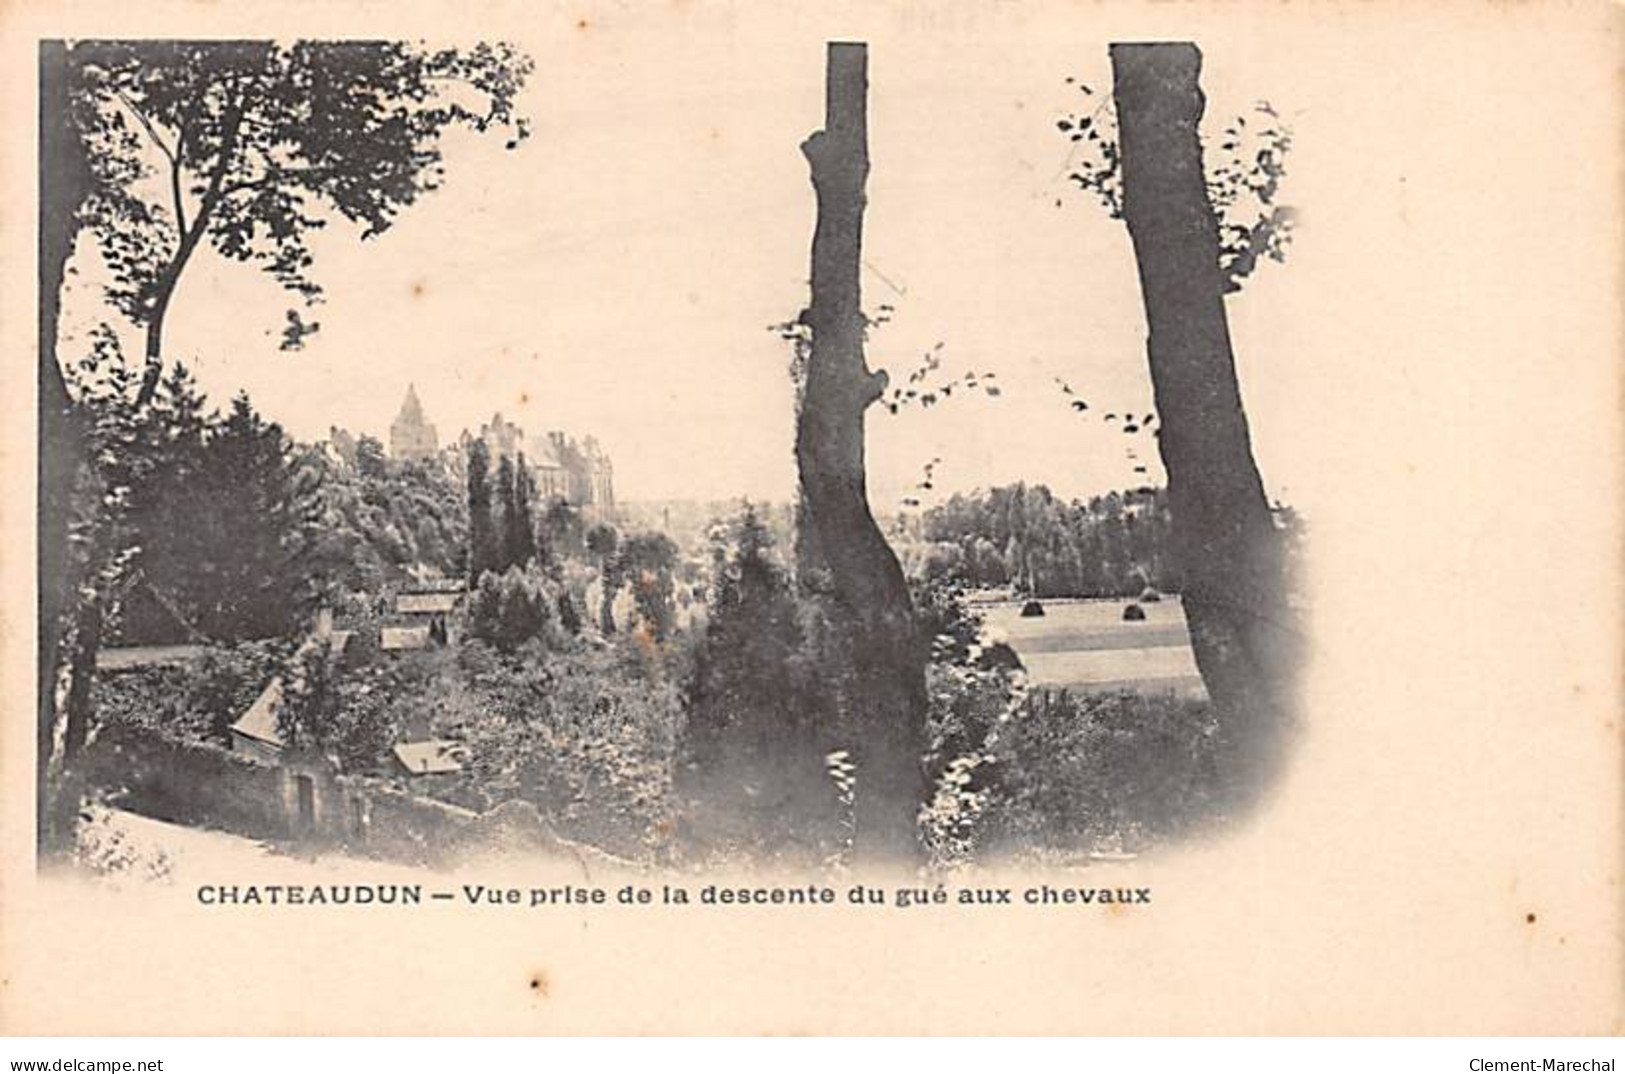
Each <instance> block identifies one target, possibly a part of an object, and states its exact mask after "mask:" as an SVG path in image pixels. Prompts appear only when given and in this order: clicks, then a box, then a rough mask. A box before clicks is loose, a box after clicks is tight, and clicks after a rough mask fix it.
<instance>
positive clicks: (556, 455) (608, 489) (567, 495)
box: [462, 413, 615, 509]
mask: <svg viewBox="0 0 1625 1074" xmlns="http://www.w3.org/2000/svg"><path fill="white" fill-rule="evenodd" d="M475 439H476V438H475V437H473V436H470V435H469V434H468V433H466V432H465V433H464V434H463V439H462V445H463V449H464V450H465V451H466V450H467V449H468V445H469V444H471V443H472V442H473V441H474V440H475ZM478 439H480V440H483V441H485V447H486V450H487V452H489V454H490V457H491V464H492V466H493V467H494V466H495V465H496V463H497V460H499V459H501V458H503V457H504V456H506V457H508V458H510V459H513V460H515V461H516V462H517V461H518V459H519V457H520V456H523V457H524V460H525V465H527V466H529V467H530V470H531V474H532V475H533V476H534V477H535V479H536V494H537V496H538V498H539V499H541V500H543V501H548V500H563V501H564V502H566V503H568V504H570V505H572V506H575V507H595V508H599V509H608V508H611V507H613V506H614V505H615V468H614V465H613V464H612V463H611V462H610V459H609V456H608V455H607V454H606V453H605V452H604V450H603V448H602V447H600V446H599V444H598V441H597V440H596V439H595V438H593V437H591V436H588V437H585V438H584V439H582V440H580V441H577V440H576V439H575V438H574V437H568V436H566V435H565V434H564V433H562V432H558V431H552V432H547V433H533V434H530V435H527V434H526V433H525V430H524V429H522V428H521V427H520V426H519V425H517V424H515V423H514V422H511V421H506V420H504V418H503V417H502V415H501V414H500V413H498V414H493V415H491V420H490V421H488V422H486V423H484V424H482V425H481V426H480V431H479V436H478Z"/></svg>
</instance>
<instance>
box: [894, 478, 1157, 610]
mask: <svg viewBox="0 0 1625 1074" xmlns="http://www.w3.org/2000/svg"><path fill="white" fill-rule="evenodd" d="M1170 534H1171V529H1170V520H1169V512H1168V498H1167V494H1166V492H1165V491H1164V490H1163V489H1160V488H1142V489H1137V490H1135V491H1131V492H1122V493H1118V492H1111V493H1107V494H1106V495H1104V496H1094V497H1091V498H1090V499H1088V500H1087V501H1085V500H1074V501H1072V502H1070V503H1068V502H1066V501H1064V500H1060V499H1057V498H1056V497H1055V496H1054V494H1052V493H1051V492H1050V490H1049V489H1048V488H1046V487H1044V486H1043V485H1027V484H1025V483H1018V484H1015V485H1006V486H1004V487H1001V488H995V489H991V490H988V491H980V490H979V491H977V492H974V493H971V494H970V495H960V494H956V495H954V496H953V497H951V498H950V499H949V500H948V501H947V502H946V503H944V504H941V505H939V506H937V507H933V508H931V509H930V510H928V511H927V512H926V513H925V515H924V517H923V519H922V521H921V536H922V538H923V539H924V540H925V541H926V542H927V547H926V548H925V549H924V551H923V556H922V560H921V563H920V569H921V571H922V572H923V573H924V575H925V576H926V577H927V578H933V579H935V578H942V579H952V580H957V581H960V582H963V583H965V584H966V585H972V586H1005V585H1009V586H1012V587H1014V589H1015V590H1016V592H1018V593H1020V594H1023V595H1028V596H1037V597H1121V596H1132V595H1137V594H1139V593H1140V592H1141V590H1143V589H1144V588H1145V587H1146V586H1148V585H1149V586H1154V587H1156V588H1158V589H1170V590H1177V589H1178V587H1179V584H1178V579H1177V578H1176V577H1175V576H1174V570H1173V561H1172V556H1171V555H1170V553H1169V547H1170V546H1169V539H1170Z"/></svg>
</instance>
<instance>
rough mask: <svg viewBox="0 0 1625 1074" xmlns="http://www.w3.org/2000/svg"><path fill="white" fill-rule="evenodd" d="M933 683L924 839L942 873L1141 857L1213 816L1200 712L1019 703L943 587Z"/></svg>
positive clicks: (1130, 698) (1149, 705) (1047, 695)
mask: <svg viewBox="0 0 1625 1074" xmlns="http://www.w3.org/2000/svg"><path fill="white" fill-rule="evenodd" d="M917 600H918V601H919V603H920V604H921V606H922V608H924V609H926V610H927V611H928V612H930V613H931V614H932V615H933V616H934V618H935V622H936V623H937V624H938V625H939V633H938V635H937V637H938V643H937V646H936V649H935V659H934V660H933V663H932V665H931V667H930V669H929V673H928V682H929V686H930V696H931V719H930V731H931V741H930V753H929V754H928V756H927V766H928V771H929V772H930V774H931V776H932V778H933V785H934V787H935V793H934V796H933V799H932V801H931V802H929V803H928V804H927V808H926V810H925V811H924V814H923V818H922V819H923V834H924V837H925V840H926V843H927V846H928V847H929V848H930V850H931V852H932V856H933V858H934V859H935V860H937V861H939V862H954V861H963V860H966V859H970V858H974V857H985V856H1005V855H1019V854H1022V853H1027V852H1038V851H1046V850H1048V851H1089V850H1101V849H1111V850H1138V849H1143V848H1144V847H1146V846H1149V845H1152V844H1154V843H1156V842H1159V841H1161V840H1163V839H1166V838H1168V837H1170V836H1174V835H1177V834H1178V833H1179V832H1181V831H1182V830H1184V829H1185V828H1186V827H1187V826H1189V825H1192V824H1194V823H1197V822H1199V821H1200V820H1202V819H1204V818H1206V817H1209V816H1211V815H1212V813H1213V811H1214V809H1215V808H1216V807H1217V806H1218V802H1219V791H1220V788H1219V774H1218V773H1217V772H1216V770H1215V769H1214V766H1213V763H1212V743H1213V734H1214V728H1215V721H1214V719H1213V715H1212V711H1211V708H1210V706H1209V704H1208V703H1207V702H1206V701H1198V700H1188V699H1182V698H1178V697H1176V696H1174V695H1173V694H1171V693H1170V694H1164V695H1160V696H1145V695H1139V694H1134V693H1130V692H1127V691H1120V692H1114V693H1108V694H1072V693H1068V692H1065V691H1037V690H1034V691H1029V690H1028V689H1027V688H1026V686H1025V683H1024V676H1022V675H1021V674H1020V673H1019V671H1018V670H1016V668H1015V667H1014V666H1013V654H1010V653H1009V652H1008V650H1007V649H1006V648H1005V647H1003V646H1002V645H997V644H993V645H989V644H987V643H985V642H984V641H983V640H981V639H980V623H979V622H978V621H977V619H976V617H975V616H974V615H973V614H971V613H970V612H968V611H967V610H966V609H965V608H964V606H963V605H961V604H959V602H958V600H957V597H956V595H955V594H954V593H953V591H952V590H945V589H942V588H940V587H937V588H931V589H927V590H925V591H923V592H922V593H920V594H919V595H918V596H917Z"/></svg>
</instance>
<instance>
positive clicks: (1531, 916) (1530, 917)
mask: <svg viewBox="0 0 1625 1074" xmlns="http://www.w3.org/2000/svg"><path fill="white" fill-rule="evenodd" d="M1523 919H1524V921H1525V922H1526V923H1528V924H1530V925H1533V924H1534V923H1535V915H1534V914H1524V915H1523Z"/></svg>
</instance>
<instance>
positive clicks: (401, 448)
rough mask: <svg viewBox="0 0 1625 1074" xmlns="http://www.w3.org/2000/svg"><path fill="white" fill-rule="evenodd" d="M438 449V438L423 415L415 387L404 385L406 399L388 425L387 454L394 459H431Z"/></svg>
mask: <svg viewBox="0 0 1625 1074" xmlns="http://www.w3.org/2000/svg"><path fill="white" fill-rule="evenodd" d="M439 450H440V438H439V437H438V436H437V435H436V434H435V428H434V426H433V425H431V424H429V422H428V420H427V419H426V418H425V417H424V416H423V404H422V403H420V402H418V393H417V388H416V387H415V386H414V385H410V384H409V385H407V386H406V399H405V400H404V401H402V403H401V411H400V413H399V414H397V415H395V421H394V422H393V423H392V424H391V425H390V427H389V454H390V457H391V458H396V459H414V460H423V459H431V458H433V457H434V455H435V453H436V452H438V451H439Z"/></svg>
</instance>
